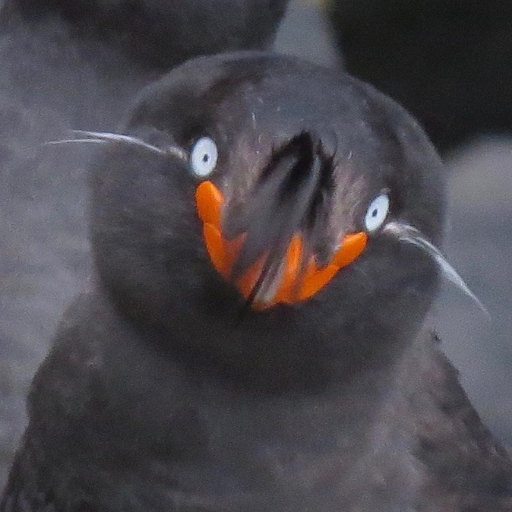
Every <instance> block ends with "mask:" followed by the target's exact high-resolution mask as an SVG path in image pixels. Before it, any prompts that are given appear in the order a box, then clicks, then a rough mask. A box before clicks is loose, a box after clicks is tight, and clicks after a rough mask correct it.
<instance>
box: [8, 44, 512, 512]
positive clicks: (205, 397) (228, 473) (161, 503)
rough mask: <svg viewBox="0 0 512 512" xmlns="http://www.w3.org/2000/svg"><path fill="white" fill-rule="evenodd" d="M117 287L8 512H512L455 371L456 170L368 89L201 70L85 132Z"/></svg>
mask: <svg viewBox="0 0 512 512" xmlns="http://www.w3.org/2000/svg"><path fill="white" fill-rule="evenodd" d="M88 142H91V145H92V144H94V145H95V147H97V148H98V154H97V155H96V157H95V158H94V161H93V162H92V163H91V166H90V186H91V212H90V222H91V228H90V234H91V241H92V248H93V259H94V269H95V278H94V282H93V284H92V286H91V290H90V291H89V292H88V293H85V294H83V295H81V296H79V297H78V298H77V299H76V301H75V302H74V304H73V305H71V307H70V308H69V310H68V311H67V312H66V314H65V315H64V318H63V319H62V322H61V324H60V327H59V329H58V332H57V335H56V337H55V339H54V343H53V347H52V349H51V352H50V354H49V355H48V357H47V358H46V360H45V361H44V363H43V364H42V366H41V368H40V369H39V371H38V373H37V375H36V377H35V379H34V382H33V385H32V390H31V394H30V399H29V416H30V421H29V425H28V428H27V430H26V432H25V435H24V438H23V441H22V443H21V445H20V448H19V450H18V453H17V456H16V459H15V461H14V464H13V467H12V470H11V474H10V478H9V482H8V485H7V487H6V489H5V493H4V495H3V498H2V501H1V505H0V511H1V512H20V511H23V512H28V511H43V510H44V511H62V512H71V511H83V510H88V511H89V510H90V511H96V510H97V511H102V512H114V511H121V510H122V511H145V512H147V511H166V512H168V511H178V510H179V511H202V512H206V511H208V512H213V511H215V512H227V511H237V512H268V511H273V512H284V511H286V512H288V511H294V512H300V511H304V512H305V511H308V512H316V511H318V512H320V511H321V512H327V511H329V512H330V511H332V512H335V511H336V512H338V511H341V510H343V511H346V512H356V511H357V512H375V511H379V512H412V511H421V512H440V511H443V512H444V511H446V512H448V511H450V512H470V511H471V512H491V511H492V512H505V511H509V510H512V460H511V458H510V454H509V453H508V452H507V451H506V450H505V449H504V448H503V447H501V446H499V444H498V443H497V442H496V441H495V440H494V439H493V438H492V436H491V434H490V433H489V432H488V430H487V429H486V428H485V427H484V426H483V425H482V423H481V421H480V419H479V417H478V415H477V413H476V412H475V410H474V409H473V407H472V406H471V404H470V403H469V401H468V399H467V397H466V395H465V393H464V391H463V390H462V388H461V386H460V384H459V382H458V377H457V372H456V371H455V370H454V369H453V368H452V366H451V365H450V364H449V363H448V361H447V360H446V359H445V357H444V356H443V354H442V352H441V351H440V348H439V342H438V339H437V336H436V335H435V333H434V332H433V331H432V329H431V326H430V323H429V319H428V312H429V309H430V306H431V304H432V302H433V300H434V298H435V296H436V292H437V289H438V281H439V277H440V276H441V275H446V276H447V277H449V278H451V279H452V280H454V281H455V282H457V283H458V284H460V286H461V287H464V284H463V282H462V281H461V279H460V278H459V277H458V275H457V274H456V272H455V271H454V270H453V268H452V267H451V266H450V265H449V264H448V262H447V261H446V260H445V259H444V258H443V256H442V255H441V253H440V251H439V249H438V248H437V247H438V245H439V244H440V241H441V238H442V232H443V221H444V210H445V191H444V176H443V166H442V163H441V161H440V159H439V157H438V155H437V153H436V151H435V150H434V148H433V147H432V145H431V143H430V142H429V140H428V138H427V137H426V135H425V134H424V132H423V131H422V129H421V128H420V127H419V125H418V123H417V122H416V121H415V120H414V119H413V118H412V117H411V116H410V115H409V114H407V112H406V111H405V110H404V109H402V108H401V107H400V106H398V105H397V104H396V103H395V102H394V101H392V100H391V99H389V98H387V97H386V96H384V95H383V94H381V93H379V92H378V91H377V90H375V89H374V88H373V87H371V86H369V85H367V84H365V83H362V82H360V81H358V80H356V79H354V78H351V77H350V76H348V75H345V74H341V73H336V72H332V71H329V70H325V69H323V68H320V67H316V66H314V65H312V64H308V63H305V62H303V61H301V60H299V59H295V58H292V57H284V56H276V55H272V54H267V53H262V52H254V53H252V52H249V53H234V54H226V55H221V56H215V57H203V58H200V59H196V60H193V61H191V62H188V63H186V64H184V65H183V66H180V67H179V68H177V69H175V70H174V71H172V72H171V73H170V74H169V75H167V76H166V77H164V78H162V79H161V80H160V81H158V82H157V83H155V84H153V85H151V86H149V87H148V88H147V89H145V90H144V92H142V94H141V95H140V96H139V98H138V100H137V101H136V102H135V104H134V106H133V108H132V109H131V111H130V112H129V113H128V115H127V116H126V119H125V121H124V122H123V123H122V124H121V126H120V128H119V130H118V131H117V132H116V133H111V132H107V133H105V132H82V133H81V134H79V136H78V138H77V145H82V146H87V143H88Z"/></svg>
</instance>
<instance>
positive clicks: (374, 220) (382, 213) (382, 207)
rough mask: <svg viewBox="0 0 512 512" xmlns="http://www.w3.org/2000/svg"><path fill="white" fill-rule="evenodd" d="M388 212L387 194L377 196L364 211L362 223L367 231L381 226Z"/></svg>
mask: <svg viewBox="0 0 512 512" xmlns="http://www.w3.org/2000/svg"><path fill="white" fill-rule="evenodd" d="M388 212H389V197H388V195H387V194H381V195H380V196H377V197H376V198H375V199H374V200H373V201H372V203H371V204H370V206H369V207H368V210H367V211H366V216H365V218H364V225H365V227H366V229H367V230H368V231H375V230H376V229H379V228H380V227H381V226H382V223H383V222H384V221H385V220H386V217H387V215H388Z"/></svg>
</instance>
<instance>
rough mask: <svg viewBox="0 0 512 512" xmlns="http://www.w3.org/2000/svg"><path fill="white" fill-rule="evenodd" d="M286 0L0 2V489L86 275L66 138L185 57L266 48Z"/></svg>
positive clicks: (79, 181) (73, 149) (79, 201)
mask: <svg viewBox="0 0 512 512" xmlns="http://www.w3.org/2000/svg"><path fill="white" fill-rule="evenodd" d="M285 4H286V0H222V1H221V2H212V1H211V0H187V1H185V2H184V1H177V0H136V1H121V0H119V1H117V0H114V1H111V0H109V1H106V0H105V1H93V0H81V1H78V0H70V1H51V0H47V1H42V0H33V1H30V0H19V1H17V0H6V1H5V2H2V10H1V12H0V62H1V68H0V176H1V182H2V186H1V187H0V210H1V211H0V240H1V244H0V487H1V486H2V484H3V482H4V479H5V476H6V470H7V464H8V463H9V461H10V459H11V456H12V452H13V447H14V446H15V445H16V443H17V440H18V437H19V435H20V434H21V432H22V430H23V425H24V422H25V417H24V412H23V410H24V406H23V403H24V397H25V391H26V388H27V385H28V379H30V377H31V375H32V374H33V371H34V370H35V367H36V366H37V364H38V363H39V361H40V360H41V359H42V356H43V354H44V353H45V352H46V349H47V342H48V341H49V339H50V338H51V336H52V335H53V333H54V329H55V326H56V323H57V321H58V319H59V317H60V316H61V314H62V309H63V307H64V305H65V304H66V303H67V302H68V301H69V300H70V299H71V298H72V297H73V296H74V295H75V294H76V293H77V291H78V289H80V288H81V287H82V286H83V285H84V282H85V281H86V279H87V277H88V275H89V266H90V263H89V247H88V244H87V241H86V238H87V237H86V222H85V215H84V202H85V185H84V183H83V167H84V166H85V165H86V162H87V159H88V157H87V152H84V151H82V150H81V148H79V147H77V146H69V145H67V146H44V145H41V144H42V143H44V142H46V141H51V140H55V139H61V138H63V137H66V136H69V132H68V131H69V130H71V129H80V128H81V129H89V130H98V129H101V130H109V129H112V128H113V127H115V126H116V125H117V124H118V122H119V120H120V118H121V115H122V112H124V111H125V110H126V106H127V103H128V102H129V101H130V99H131V98H132V96H133V95H134V94H135V92H136V91H138V90H139V89H140V88H141V87H142V86H143V85H146V84H147V83H148V82H150V81H152V80H154V79H155V78H157V77H159V76H160V75H161V74H163V73H164V72H165V71H168V70H170V69H171V68H172V67H174V66H176V65H177V64H180V63H182V62H183V61H184V60H186V59H188V58H189V57H192V56H197V55H201V54H206V53H214V52H218V51H222V50H233V49H255V48H264V47H268V46H269V45H270V44H271V42H272V37H273V34H274V32H275V29H276V28H277V25H278V23H279V20H280V19H281V17H282V15H283V13H284V9H285Z"/></svg>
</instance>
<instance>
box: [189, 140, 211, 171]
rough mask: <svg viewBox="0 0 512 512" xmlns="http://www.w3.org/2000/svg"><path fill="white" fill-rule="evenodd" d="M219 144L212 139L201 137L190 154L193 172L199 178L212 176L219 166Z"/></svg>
mask: <svg viewBox="0 0 512 512" xmlns="http://www.w3.org/2000/svg"><path fill="white" fill-rule="evenodd" d="M217 157H218V150H217V144H215V141H214V140H213V139H211V138H210V137H201V138H200V139H198V140H197V141H196V142H195V144H194V145H193V147H192V151H191V152H190V168H191V171H192V172H193V173H194V174H195V175H196V176H198V177H199V178H204V177H206V176H208V175H209V174H211V173H212V172H213V170H214V169H215V166H216V165H217Z"/></svg>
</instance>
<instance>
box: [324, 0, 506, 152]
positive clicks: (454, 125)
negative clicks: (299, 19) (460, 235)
mask: <svg viewBox="0 0 512 512" xmlns="http://www.w3.org/2000/svg"><path fill="white" fill-rule="evenodd" d="M329 14H330V19H331V22H332V27H333V29H334V31H335V33H336V36H337V40H338V42H339V45H340V47H341V49H342V52H343V56H344V59H345V64H346V68H347V69H348V71H350V72H351V73H353V74H354V75H356V76H358V77H360V78H362V79H363V80H366V81H368V82H370V83H372V84H374V85H375V86H376V87H378V88H379V89H381V90H383V91H384V92H386V93H387V94H389V95H390V96H391V97H393V98H394V99H396V100H398V101H399V102H400V103H402V104H403V105H405V106H406V107H407V108H408V109H409V110H410V111H411V112H412V113H413V114H415V115H416V116H417V117H418V118H419V119H420V121H421V122H422V123H423V125H424V126H425V128H426V130H427V132H428V133H429V135H430V137H431V138H432V139H433V141H434V143H435V144H436V145H437V146H438V147H439V148H440V149H449V148H452V147H454V146H455V145H458V144H460V143H461V142H463V141H464V140H465V139H467V138H468V137H470V136H472V135H474V134H480V133H487V134H489V133H499V132H504V131H509V130H510V129H511V128H512V94H511V93H510V91H511V90H512V2H509V1H507V0H489V1H487V2H483V1H481V0H331V2H330V3H329Z"/></svg>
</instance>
